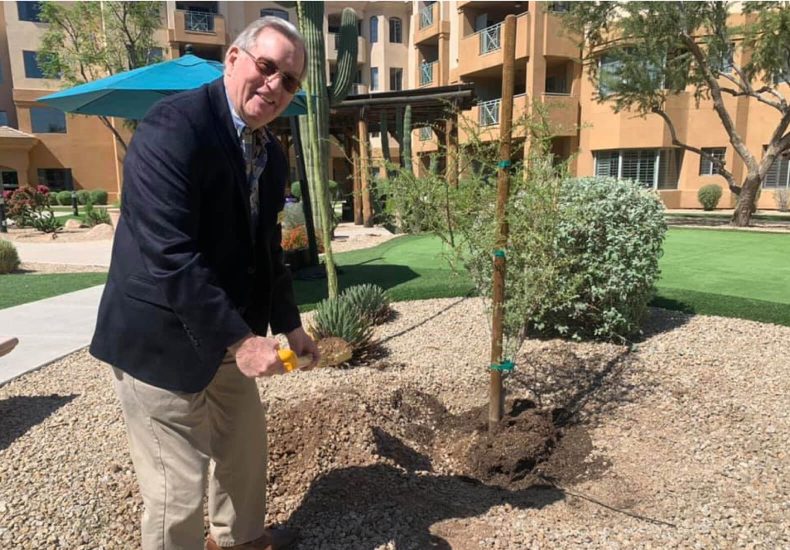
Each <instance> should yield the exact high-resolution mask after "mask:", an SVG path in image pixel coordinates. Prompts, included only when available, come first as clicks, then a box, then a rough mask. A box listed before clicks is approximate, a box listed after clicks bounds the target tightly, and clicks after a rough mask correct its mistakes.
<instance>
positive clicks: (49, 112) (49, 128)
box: [30, 107, 66, 134]
mask: <svg viewBox="0 0 790 550" xmlns="http://www.w3.org/2000/svg"><path fill="white" fill-rule="evenodd" d="M30 126H31V127H32V129H33V133H34V134H65V133H66V114H65V113H64V112H63V111H59V110H57V109H53V108H51V107H31V108H30Z"/></svg>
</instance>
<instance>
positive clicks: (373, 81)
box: [370, 67, 379, 91]
mask: <svg viewBox="0 0 790 550" xmlns="http://www.w3.org/2000/svg"><path fill="white" fill-rule="evenodd" d="M378 89H379V68H378V67H371V68H370V90H371V91H373V90H378Z"/></svg>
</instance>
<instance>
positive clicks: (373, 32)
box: [368, 15, 379, 44]
mask: <svg viewBox="0 0 790 550" xmlns="http://www.w3.org/2000/svg"><path fill="white" fill-rule="evenodd" d="M369 25H370V32H369V33H368V34H369V35H370V43H371V44H376V43H377V42H378V41H379V16H378V15H373V16H371V18H370V22H369Z"/></svg>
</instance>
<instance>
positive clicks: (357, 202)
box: [351, 139, 362, 225]
mask: <svg viewBox="0 0 790 550" xmlns="http://www.w3.org/2000/svg"><path fill="white" fill-rule="evenodd" d="M351 160H352V163H353V165H354V166H353V171H354V172H353V174H354V225H362V159H361V157H360V154H359V139H353V140H352V145H351Z"/></svg>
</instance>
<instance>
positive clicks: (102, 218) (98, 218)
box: [83, 201, 111, 227]
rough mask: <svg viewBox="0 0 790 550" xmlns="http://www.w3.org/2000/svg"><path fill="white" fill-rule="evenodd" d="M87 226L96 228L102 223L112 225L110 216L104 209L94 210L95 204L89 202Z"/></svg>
mask: <svg viewBox="0 0 790 550" xmlns="http://www.w3.org/2000/svg"><path fill="white" fill-rule="evenodd" d="M83 218H84V220H85V225H87V226H88V227H94V226H96V225H99V224H100V223H107V224H109V223H111V220H110V215H109V214H108V213H107V210H106V209H104V208H94V206H93V202H91V201H88V203H87V204H86V205H85V210H84V216H83Z"/></svg>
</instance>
